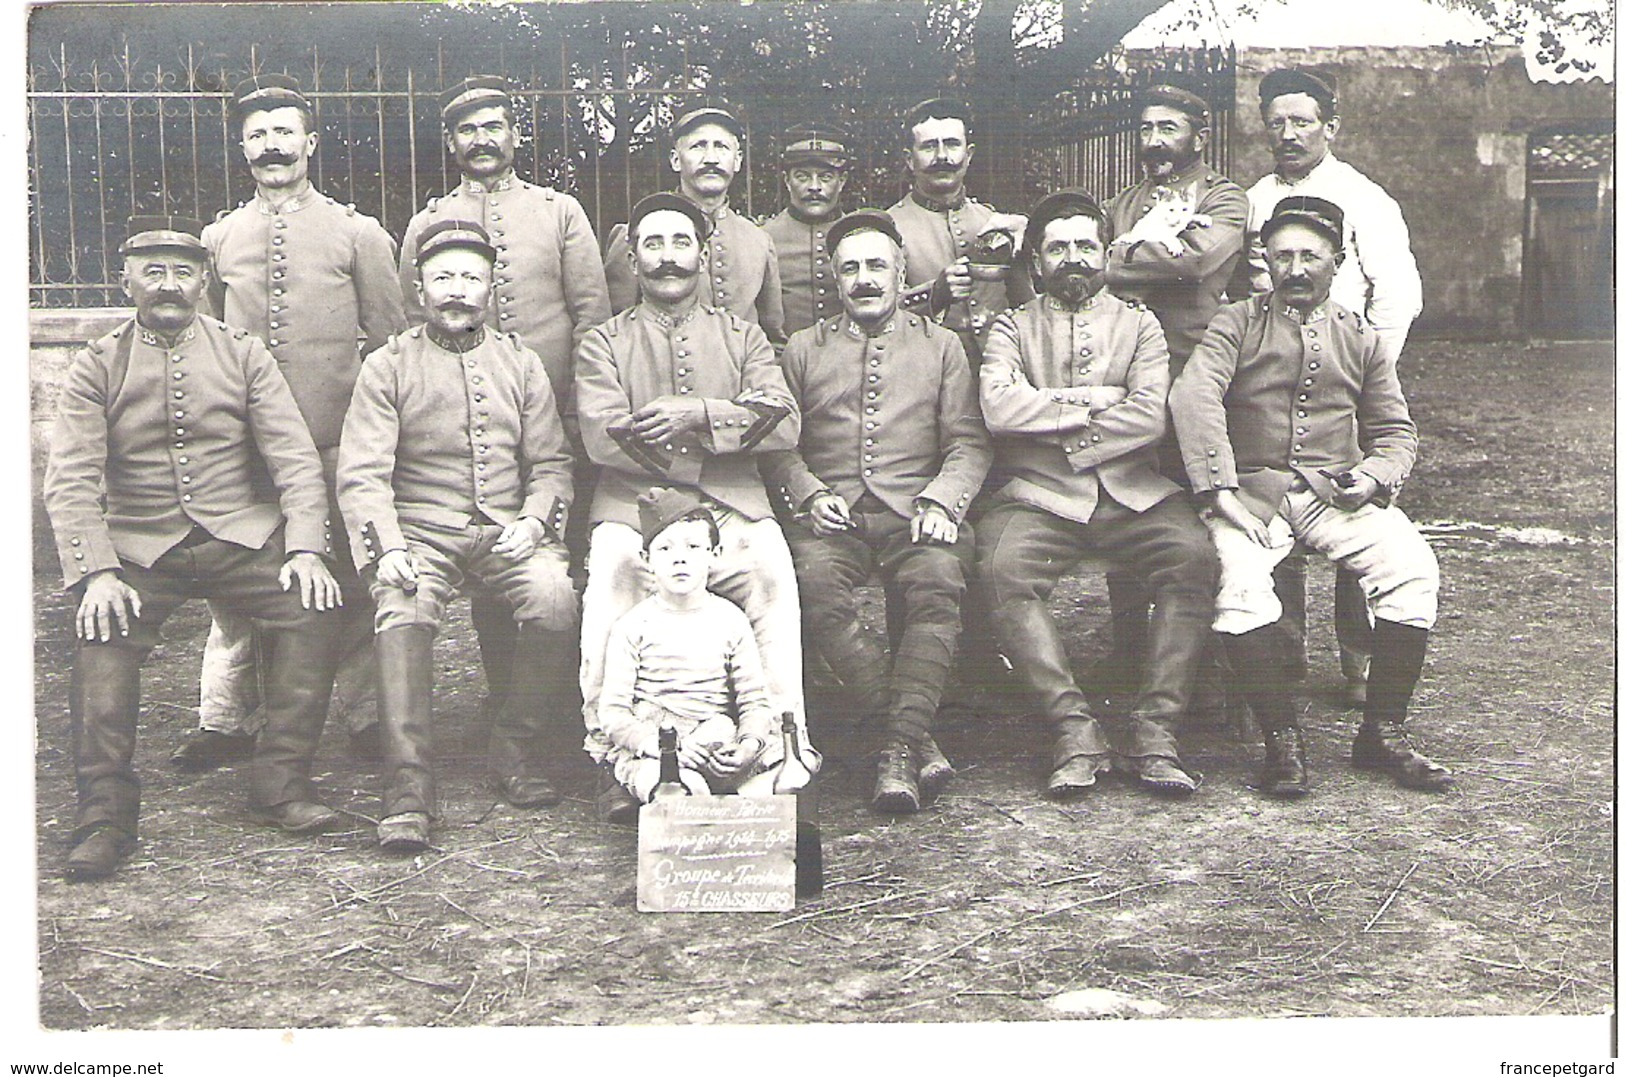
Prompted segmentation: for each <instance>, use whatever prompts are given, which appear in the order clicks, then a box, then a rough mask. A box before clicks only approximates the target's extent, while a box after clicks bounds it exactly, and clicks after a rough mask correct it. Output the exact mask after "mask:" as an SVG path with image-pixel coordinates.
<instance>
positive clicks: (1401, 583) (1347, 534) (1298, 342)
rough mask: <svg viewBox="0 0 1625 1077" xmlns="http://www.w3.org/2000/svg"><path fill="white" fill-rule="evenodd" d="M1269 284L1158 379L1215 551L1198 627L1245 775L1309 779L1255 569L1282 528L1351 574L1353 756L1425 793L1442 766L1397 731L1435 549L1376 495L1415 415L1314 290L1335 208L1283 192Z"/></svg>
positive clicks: (1399, 477) (1295, 787)
mask: <svg viewBox="0 0 1625 1077" xmlns="http://www.w3.org/2000/svg"><path fill="white" fill-rule="evenodd" d="M1261 235H1262V238H1263V241H1264V247H1265V251H1266V255H1267V257H1268V261H1269V268H1270V278H1271V283H1272V286H1273V287H1272V291H1271V292H1270V293H1269V294H1267V295H1263V296H1254V297H1253V298H1251V299H1249V300H1247V301H1246V302H1243V303H1232V304H1230V305H1229V306H1227V307H1224V308H1223V309H1221V310H1220V311H1219V313H1218V314H1217V315H1216V316H1215V317H1214V319H1213V324H1212V325H1211V326H1210V327H1209V328H1208V332H1207V335H1206V336H1205V337H1203V338H1202V343H1201V344H1199V345H1197V348H1196V351H1195V352H1194V353H1193V354H1192V355H1191V360H1190V362H1189V363H1188V364H1187V365H1186V367H1185V372H1184V373H1183V374H1181V375H1180V377H1179V380H1178V381H1177V382H1176V383H1175V384H1174V387H1173V391H1172V392H1171V393H1170V394H1169V397H1168V404H1169V407H1170V409H1171V410H1172V412H1173V417H1174V423H1175V425H1176V426H1177V427H1178V429H1179V445H1180V449H1181V451H1182V452H1183V453H1184V457H1185V467H1186V470H1187V472H1188V473H1189V475H1190V480H1191V485H1192V487H1193V488H1194V489H1196V490H1198V491H1200V492H1201V493H1202V494H1203V496H1204V500H1205V507H1204V516H1205V517H1206V519H1207V523H1208V527H1209V529H1210V530H1211V531H1212V533H1213V543H1214V545H1215V546H1216V547H1217V549H1218V552H1219V563H1220V568H1221V576H1220V580H1219V594H1218V600H1217V603H1216V613H1215V617H1214V621H1213V627H1214V628H1215V629H1216V630H1218V631H1219V632H1221V633H1223V634H1224V635H1225V636H1227V637H1228V640H1229V643H1230V645H1231V654H1232V661H1233V662H1234V664H1235V666H1236V668H1237V671H1238V673H1239V674H1240V675H1241V676H1240V678H1239V681H1240V684H1241V685H1242V686H1243V689H1244V691H1245V693H1246V695H1247V702H1248V704H1249V706H1251V707H1252V710H1253V714H1254V716H1255V717H1256V718H1257V719H1258V724H1259V726H1260V728H1261V729H1262V730H1263V732H1264V746H1265V758H1264V767H1263V771H1262V773H1261V775H1260V779H1259V786H1260V788H1261V789H1262V790H1263V791H1264V792H1266V793H1270V794H1273V795H1277V796H1292V797H1296V796H1302V795H1303V794H1304V793H1306V792H1308V791H1309V770H1308V764H1307V761H1306V753H1305V751H1304V745H1303V739H1302V734H1301V732H1300V730H1299V728H1298V708H1297V707H1296V705H1295V704H1294V702H1293V698H1292V687H1291V678H1290V677H1289V676H1288V675H1287V670H1288V669H1289V667H1290V660H1289V652H1290V650H1291V646H1292V645H1291V644H1290V643H1289V639H1288V636H1287V634H1286V633H1284V632H1283V631H1282V626H1281V613H1282V606H1281V600H1280V599H1279V598H1278V597H1277V595H1276V591H1275V585H1274V582H1273V580H1272V579H1271V572H1272V570H1273V569H1274V567H1275V565H1276V564H1277V563H1279V562H1280V561H1281V559H1282V558H1284V557H1286V556H1287V555H1288V554H1290V553H1291V552H1292V550H1293V548H1294V547H1295V546H1296V545H1297V544H1298V543H1303V544H1304V545H1306V546H1308V547H1310V548H1311V549H1313V550H1317V551H1319V552H1321V553H1324V554H1325V555H1326V556H1328V557H1330V558H1332V559H1333V560H1335V561H1336V562H1337V563H1338V564H1339V565H1340V566H1341V567H1343V568H1346V569H1349V570H1351V571H1352V572H1354V573H1355V574H1356V575H1357V576H1358V578H1359V581H1360V586H1361V589H1362V592H1363V594H1364V595H1365V596H1366V597H1367V600H1368V601H1369V602H1370V605H1371V609H1372V612H1373V613H1374V615H1375V622H1376V623H1375V627H1374V629H1373V631H1372V637H1371V638H1372V647H1371V674H1370V685H1369V689H1368V695H1367V699H1366V703H1365V708H1364V709H1365V716H1364V721H1363V722H1362V723H1361V724H1360V731H1359V733H1358V734H1356V736H1355V738H1354V753H1353V761H1354V765H1355V766H1356V767H1364V768H1370V769H1374V770H1383V771H1387V772H1388V773H1389V774H1390V775H1391V776H1392V777H1393V778H1394V780H1395V781H1397V782H1398V783H1399V784H1400V785H1402V786H1405V787H1407V788H1411V789H1421V790H1426V791H1436V790H1441V789H1444V788H1445V787H1446V786H1447V785H1448V784H1449V782H1450V772H1449V771H1448V770H1447V769H1445V768H1444V767H1442V766H1440V765H1439V764H1438V763H1435V762H1434V761H1433V760H1431V759H1429V758H1428V757H1427V756H1425V755H1423V754H1422V753H1421V752H1419V751H1417V750H1416V748H1415V746H1414V745H1412V743H1411V741H1410V738H1409V735H1408V734H1407V732H1406V728H1405V726H1406V719H1407V717H1408V711H1409V708H1410V700H1411V694H1412V692H1413V691H1414V690H1415V688H1416V683H1417V680H1418V679H1419V678H1420V677H1421V674H1422V664H1423V659H1424V658H1425V656H1426V653H1427V642H1428V635H1429V630H1430V629H1431V628H1432V627H1433V623H1434V620H1435V618H1436V617H1437V616H1438V606H1439V564H1438V561H1437V559H1436V558H1435V557H1434V555H1433V551H1432V549H1430V548H1429V546H1428V543H1427V540H1426V539H1425V538H1423V537H1422V535H1421V534H1420V533H1419V532H1418V531H1417V529H1416V525H1415V524H1413V523H1412V522H1411V521H1410V519H1409V518H1408V517H1406V515H1405V514H1404V512H1402V511H1400V509H1399V508H1398V506H1396V505H1394V504H1393V496H1394V495H1395V494H1396V493H1398V492H1399V488H1400V487H1401V486H1402V485H1403V484H1404V482H1405V479H1406V477H1407V476H1408V475H1409V473H1410V470H1411V467H1412V465H1414V463H1415V462H1416V424H1415V423H1413V422H1412V421H1411V416H1410V409H1409V408H1408V407H1407V405H1406V403H1405V396H1404V394H1403V393H1402V392H1401V391H1400V387H1399V376H1398V374H1397V372H1396V370H1395V362H1396V357H1395V355H1394V354H1393V353H1392V352H1390V351H1389V350H1388V349H1386V348H1385V347H1384V346H1383V343H1382V338H1381V335H1380V334H1379V333H1378V332H1377V331H1376V330H1375V329H1373V328H1372V327H1371V326H1370V325H1368V324H1367V323H1366V321H1365V319H1364V317H1362V316H1361V315H1360V314H1359V313H1357V312H1354V311H1351V310H1349V309H1348V308H1346V307H1344V306H1342V305H1341V304H1339V303H1338V302H1337V301H1336V300H1334V299H1332V298H1331V292H1332V281H1333V278H1334V276H1335V275H1336V273H1337V272H1338V270H1339V268H1340V267H1341V266H1342V264H1343V256H1344V250H1343V236H1344V231H1343V211H1342V210H1341V209H1340V208H1339V207H1338V206H1337V205H1335V204H1334V203H1332V202H1329V201H1327V200H1326V199H1324V198H1316V197H1313V196H1308V195H1292V196H1289V197H1286V198H1283V199H1281V200H1280V202H1278V203H1277V204H1276V206H1275V212H1274V213H1273V214H1272V215H1271V216H1270V219H1269V220H1268V221H1266V222H1265V223H1264V225H1263V227H1262V229H1261Z"/></svg>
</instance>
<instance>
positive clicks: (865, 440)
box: [863, 423, 875, 445]
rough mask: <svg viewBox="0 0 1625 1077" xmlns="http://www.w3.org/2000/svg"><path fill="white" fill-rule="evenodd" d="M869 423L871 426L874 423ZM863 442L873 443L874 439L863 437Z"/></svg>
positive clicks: (866, 443)
mask: <svg viewBox="0 0 1625 1077" xmlns="http://www.w3.org/2000/svg"><path fill="white" fill-rule="evenodd" d="M870 425H871V426H872V425H874V424H873V423H871V424H870ZM863 443H864V444H865V445H873V444H874V443H875V439H874V438H864V439H863Z"/></svg>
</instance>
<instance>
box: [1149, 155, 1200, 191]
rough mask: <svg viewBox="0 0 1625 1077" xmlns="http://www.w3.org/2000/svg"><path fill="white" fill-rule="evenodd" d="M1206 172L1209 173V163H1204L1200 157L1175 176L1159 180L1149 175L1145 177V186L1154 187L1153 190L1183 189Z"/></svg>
mask: <svg viewBox="0 0 1625 1077" xmlns="http://www.w3.org/2000/svg"><path fill="white" fill-rule="evenodd" d="M1205 172H1207V162H1205V161H1203V160H1202V159H1201V158H1200V157H1198V158H1197V159H1196V160H1194V161H1192V162H1191V163H1190V164H1188V165H1186V166H1185V167H1184V168H1183V169H1181V170H1180V171H1178V172H1175V173H1174V174H1173V175H1171V176H1169V177H1167V178H1166V179H1157V178H1155V177H1154V176H1150V175H1147V176H1146V177H1145V185H1146V186H1147V187H1152V188H1156V187H1169V188H1172V187H1183V186H1185V185H1186V184H1187V183H1189V182H1191V181H1192V180H1194V179H1196V178H1198V177H1199V176H1201V175H1202V174H1204V173H1205Z"/></svg>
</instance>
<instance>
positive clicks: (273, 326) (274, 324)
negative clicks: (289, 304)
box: [271, 321, 282, 329]
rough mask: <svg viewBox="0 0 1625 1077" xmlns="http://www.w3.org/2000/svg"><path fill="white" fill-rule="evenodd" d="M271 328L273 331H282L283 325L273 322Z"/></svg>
mask: <svg viewBox="0 0 1625 1077" xmlns="http://www.w3.org/2000/svg"><path fill="white" fill-rule="evenodd" d="M271 328H272V329H281V328H282V323H281V322H278V321H273V322H272V323H271Z"/></svg>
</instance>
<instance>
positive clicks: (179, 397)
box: [175, 389, 186, 400]
mask: <svg viewBox="0 0 1625 1077" xmlns="http://www.w3.org/2000/svg"><path fill="white" fill-rule="evenodd" d="M175 399H176V400H185V399H186V394H185V393H183V392H181V391H180V390H179V389H176V390H175Z"/></svg>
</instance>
